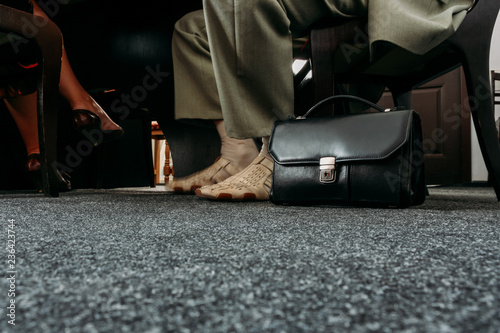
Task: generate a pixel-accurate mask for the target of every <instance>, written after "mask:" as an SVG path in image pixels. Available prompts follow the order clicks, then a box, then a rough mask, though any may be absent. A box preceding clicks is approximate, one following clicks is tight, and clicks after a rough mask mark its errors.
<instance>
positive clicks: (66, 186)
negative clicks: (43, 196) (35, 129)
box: [26, 154, 71, 192]
mask: <svg viewBox="0 0 500 333" xmlns="http://www.w3.org/2000/svg"><path fill="white" fill-rule="evenodd" d="M26 169H27V170H28V173H29V175H30V177H31V179H32V180H33V183H34V184H35V187H36V189H37V191H38V192H43V184H42V163H40V154H31V155H29V156H28V162H26ZM56 177H57V185H58V188H59V192H65V191H69V190H71V181H70V179H71V177H70V175H68V174H67V173H66V172H64V171H59V170H56Z"/></svg>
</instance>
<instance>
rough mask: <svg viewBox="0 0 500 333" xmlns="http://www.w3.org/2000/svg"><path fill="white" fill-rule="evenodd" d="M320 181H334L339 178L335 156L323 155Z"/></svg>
mask: <svg viewBox="0 0 500 333" xmlns="http://www.w3.org/2000/svg"><path fill="white" fill-rule="evenodd" d="M319 171H320V172H319V181H320V182H321V183H334V182H335V180H336V179H337V172H336V170H335V157H322V158H320V160H319Z"/></svg>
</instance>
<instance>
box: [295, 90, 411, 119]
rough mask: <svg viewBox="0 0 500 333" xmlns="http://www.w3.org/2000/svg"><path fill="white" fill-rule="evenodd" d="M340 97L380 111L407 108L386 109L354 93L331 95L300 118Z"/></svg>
mask: <svg viewBox="0 0 500 333" xmlns="http://www.w3.org/2000/svg"><path fill="white" fill-rule="evenodd" d="M339 99H342V100H346V99H347V100H351V101H353V102H361V103H364V104H366V105H368V106H370V107H372V108H374V109H375V110H377V111H380V112H388V111H395V110H405V109H406V107H404V106H398V107H395V108H391V109H384V108H381V107H380V106H378V105H377V104H375V103H372V102H370V101H368V100H366V99H364V98H361V97H358V96H352V95H336V96H330V97H327V98H325V99H323V100H321V101H319V102H318V103H316V104H315V105H314V106H312V107H311V108H310V109H309V110H308V111H307V112H306V113H305V114H304V115H303V116H302V117H300V118H307V116H310V115H311V113H312V112H313V111H315V110H316V109H317V108H319V107H320V106H322V105H324V104H326V103H331V102H333V101H337V100H339Z"/></svg>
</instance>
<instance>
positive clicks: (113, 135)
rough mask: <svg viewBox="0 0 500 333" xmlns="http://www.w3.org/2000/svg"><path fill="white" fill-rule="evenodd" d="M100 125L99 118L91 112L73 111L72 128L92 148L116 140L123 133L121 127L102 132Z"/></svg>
mask: <svg viewBox="0 0 500 333" xmlns="http://www.w3.org/2000/svg"><path fill="white" fill-rule="evenodd" d="M101 123H102V121H101V118H99V117H98V116H97V115H96V114H95V113H94V112H92V111H89V110H84V109H77V110H73V126H74V128H75V129H76V130H77V131H78V132H80V133H82V134H83V136H85V138H87V139H88V140H89V141H90V142H91V143H92V145H93V146H94V147H95V146H98V145H99V144H101V143H103V142H105V141H111V140H114V139H117V138H119V137H120V136H122V135H123V134H124V133H125V131H124V130H123V129H122V128H121V127H120V129H117V130H103V129H102V126H101Z"/></svg>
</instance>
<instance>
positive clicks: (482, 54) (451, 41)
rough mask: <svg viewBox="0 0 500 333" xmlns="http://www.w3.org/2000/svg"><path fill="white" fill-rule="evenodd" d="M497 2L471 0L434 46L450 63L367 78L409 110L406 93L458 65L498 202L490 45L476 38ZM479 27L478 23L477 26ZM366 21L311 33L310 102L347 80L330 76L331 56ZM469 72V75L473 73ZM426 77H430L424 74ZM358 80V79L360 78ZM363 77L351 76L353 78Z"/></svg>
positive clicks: (499, 158) (499, 161)
mask: <svg viewBox="0 0 500 333" xmlns="http://www.w3.org/2000/svg"><path fill="white" fill-rule="evenodd" d="M499 10H500V1H498V0H481V1H479V0H476V1H475V2H474V5H473V7H472V8H470V9H469V13H468V14H467V16H466V17H465V19H464V21H463V23H462V25H461V26H460V27H459V28H458V30H457V31H456V32H455V33H454V34H453V35H452V36H451V37H449V38H448V39H447V40H446V41H444V42H443V43H442V44H441V45H440V46H438V47H447V48H451V49H453V50H455V51H457V52H456V53H457V55H458V57H457V59H456V61H455V62H453V63H440V62H439V61H435V62H433V63H432V64H431V66H430V70H429V71H426V72H425V73H423V72H420V73H412V74H411V75H409V76H405V77H403V79H401V78H399V79H398V78H393V77H383V76H379V77H371V78H370V79H373V80H374V81H376V82H379V83H383V84H385V85H386V86H387V87H388V88H389V90H390V91H391V93H392V95H393V100H394V103H395V104H396V105H405V106H407V107H410V106H411V91H412V90H413V89H414V88H416V87H418V86H420V85H422V84H424V83H426V82H429V81H431V80H433V79H434V78H436V77H439V76H441V75H443V74H445V73H447V72H449V71H451V70H453V69H455V68H458V67H460V66H463V69H464V75H465V80H466V86H467V93H468V96H469V108H470V112H471V114H472V118H473V122H474V126H475V129H476V134H477V137H478V141H479V146H480V148H481V152H482V155H483V158H484V162H485V164H486V168H487V170H488V172H489V175H490V181H491V184H492V186H493V188H494V190H495V193H496V195H497V199H498V200H499V201H500V144H499V143H498V132H497V129H496V126H495V119H494V107H493V94H492V92H491V85H490V84H489V81H490V80H489V77H490V70H489V57H490V41H488V43H486V45H485V41H484V39H481V38H479V37H478V36H491V35H492V33H493V28H494V25H495V21H496V18H497V16H498V12H499ZM479 23H480V24H479ZM365 27H366V20H363V19H341V20H336V19H329V21H328V22H326V23H325V22H321V23H320V24H319V25H318V26H315V27H313V28H312V30H311V35H310V42H311V63H312V71H313V80H314V85H315V93H316V96H315V98H316V100H321V99H323V98H325V97H327V96H331V95H332V94H333V93H334V81H338V82H349V81H350V80H351V79H352V78H349V73H346V74H339V75H337V74H335V75H334V74H333V73H334V69H335V68H334V66H335V65H334V63H333V56H332V55H333V53H334V52H335V51H336V50H337V48H338V47H339V46H340V45H342V43H349V42H350V44H352V42H353V41H354V40H355V38H356V33H357V32H359V29H361V31H364V30H363V29H364V28H365ZM473 73H474V74H473ZM430 74H432V75H430ZM361 76H362V75H361ZM361 78H362V79H366V77H357V78H355V79H354V80H356V79H361Z"/></svg>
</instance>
